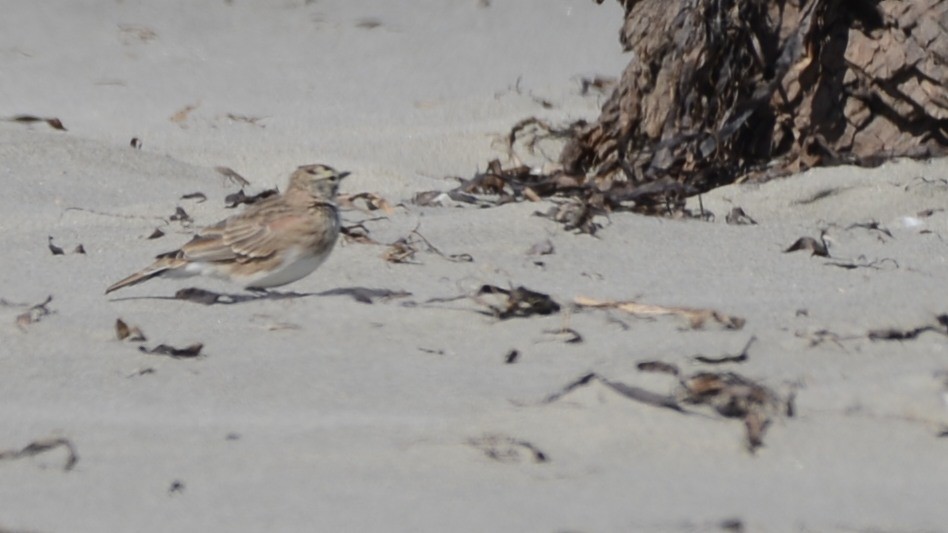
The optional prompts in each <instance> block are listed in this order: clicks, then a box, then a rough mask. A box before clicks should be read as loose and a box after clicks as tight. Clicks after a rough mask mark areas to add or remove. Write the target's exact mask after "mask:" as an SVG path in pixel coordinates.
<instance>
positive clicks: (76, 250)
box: [46, 235, 86, 255]
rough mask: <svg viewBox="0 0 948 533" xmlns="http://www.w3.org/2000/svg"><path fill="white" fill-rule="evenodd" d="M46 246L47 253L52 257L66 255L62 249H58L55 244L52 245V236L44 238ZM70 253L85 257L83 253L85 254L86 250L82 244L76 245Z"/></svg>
mask: <svg viewBox="0 0 948 533" xmlns="http://www.w3.org/2000/svg"><path fill="white" fill-rule="evenodd" d="M46 245H47V246H48V247H49V251H50V252H51V253H52V254H53V255H65V254H66V252H65V251H63V249H62V248H60V247H59V246H56V245H55V244H53V236H52V235H49V236H47V237H46ZM72 253H74V254H82V255H85V253H86V248H85V246H83V245H82V244H77V245H76V247H75V248H73V249H72Z"/></svg>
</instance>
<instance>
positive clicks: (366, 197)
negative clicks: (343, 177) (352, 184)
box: [336, 192, 395, 215]
mask: <svg viewBox="0 0 948 533" xmlns="http://www.w3.org/2000/svg"><path fill="white" fill-rule="evenodd" d="M356 200H362V201H363V202H364V203H365V207H364V208H361V207H359V206H358V205H356V203H355V202H356ZM336 203H337V204H339V206H340V207H347V208H348V207H351V208H353V209H360V210H362V211H366V212H371V211H379V210H381V211H382V212H383V213H385V214H386V215H391V214H392V213H394V212H395V209H394V208H393V207H392V204H390V203H389V201H388V200H386V199H385V198H382V197H381V196H380V195H378V194H376V193H374V192H360V193H357V194H343V195H340V196H339V197H338V198H337V199H336Z"/></svg>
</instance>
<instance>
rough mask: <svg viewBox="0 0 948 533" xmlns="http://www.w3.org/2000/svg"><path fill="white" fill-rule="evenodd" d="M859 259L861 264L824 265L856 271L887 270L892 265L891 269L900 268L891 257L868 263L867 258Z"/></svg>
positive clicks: (843, 262)
mask: <svg viewBox="0 0 948 533" xmlns="http://www.w3.org/2000/svg"><path fill="white" fill-rule="evenodd" d="M859 259H860V261H859V262H856V261H843V260H835V261H827V262H826V263H823V264H824V265H829V266H834V267H839V268H843V269H846V270H854V269H857V268H871V269H873V270H883V269H886V268H887V267H886V266H885V265H887V264H888V265H891V267H894V268H895V269H898V268H899V262H898V261H896V260H895V259H892V258H891V257H883V258H882V259H875V260H873V261H868V260H866V258H865V257H860V258H859ZM891 267H888V268H891Z"/></svg>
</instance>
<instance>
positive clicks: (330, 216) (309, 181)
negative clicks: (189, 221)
mask: <svg viewBox="0 0 948 533" xmlns="http://www.w3.org/2000/svg"><path fill="white" fill-rule="evenodd" d="M348 175H349V173H348V172H338V171H336V170H335V169H333V168H332V167H329V166H326V165H304V166H301V167H299V168H297V169H296V171H295V172H293V174H292V175H291V176H290V182H289V185H287V188H286V192H284V193H283V194H281V195H277V196H272V197H270V198H267V199H265V200H263V201H261V202H259V203H256V204H253V205H251V206H249V207H248V208H247V209H246V210H245V211H244V212H243V213H240V214H238V215H234V216H232V217H230V218H227V219H224V220H222V221H220V222H218V223H217V224H214V225H213V226H209V227H207V228H204V229H203V230H201V231H200V232H199V233H198V234H197V235H195V236H194V238H193V239H191V241H190V242H188V243H187V244H185V245H184V246H182V247H181V248H180V249H178V250H175V251H173V252H168V253H164V254H161V255H159V256H158V257H157V258H156V261H155V262H154V263H152V265H151V266H149V267H147V268H145V269H144V270H142V271H140V272H137V273H135V274H132V275H131V276H129V277H127V278H125V279H123V280H121V281H119V282H117V283H115V284H114V285H112V286H111V287H109V288H108V289H106V291H105V293H106V294H108V293H110V292H112V291H116V290H118V289H121V288H123V287H129V286H131V285H136V284H138V283H142V282H143V281H148V280H150V279H152V278H154V277H158V276H162V277H174V278H186V277H191V276H211V277H216V278H221V279H225V280H228V281H232V282H236V283H240V284H243V285H244V286H245V287H246V288H248V289H267V288H270V287H279V286H280V285H286V284H288V283H293V282H294V281H296V280H298V279H301V278H303V277H305V276H307V275H309V274H310V273H312V272H313V271H314V270H316V269H317V268H318V267H319V265H321V264H322V263H323V261H325V260H326V258H327V257H329V254H330V252H332V249H333V246H335V244H336V239H337V238H338V237H339V210H338V208H337V207H336V203H335V199H336V195H337V194H338V192H339V182H340V181H342V179H343V178H345V177H346V176H348Z"/></svg>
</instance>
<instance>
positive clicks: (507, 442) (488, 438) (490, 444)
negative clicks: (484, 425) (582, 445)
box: [468, 434, 550, 463]
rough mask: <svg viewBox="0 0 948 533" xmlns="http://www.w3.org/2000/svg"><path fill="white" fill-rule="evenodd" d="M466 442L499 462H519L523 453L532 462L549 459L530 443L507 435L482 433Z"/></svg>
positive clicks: (543, 461) (542, 461)
mask: <svg viewBox="0 0 948 533" xmlns="http://www.w3.org/2000/svg"><path fill="white" fill-rule="evenodd" d="M468 444H469V445H471V446H473V447H474V448H477V449H478V450H480V451H482V452H484V455H486V456H487V457H489V458H490V459H493V460H495V461H499V462H501V463H519V462H521V461H522V460H523V457H522V455H523V454H524V453H526V455H527V457H529V459H530V460H532V461H533V462H534V463H546V462H548V461H549V460H550V458H549V456H548V455H547V454H546V453H544V452H543V451H541V450H540V449H539V448H537V447H536V446H535V445H533V444H532V443H530V442H528V441H525V440H522V439H517V438H514V437H509V436H507V435H499V434H491V435H484V436H482V437H477V438H472V439H469V440H468Z"/></svg>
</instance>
